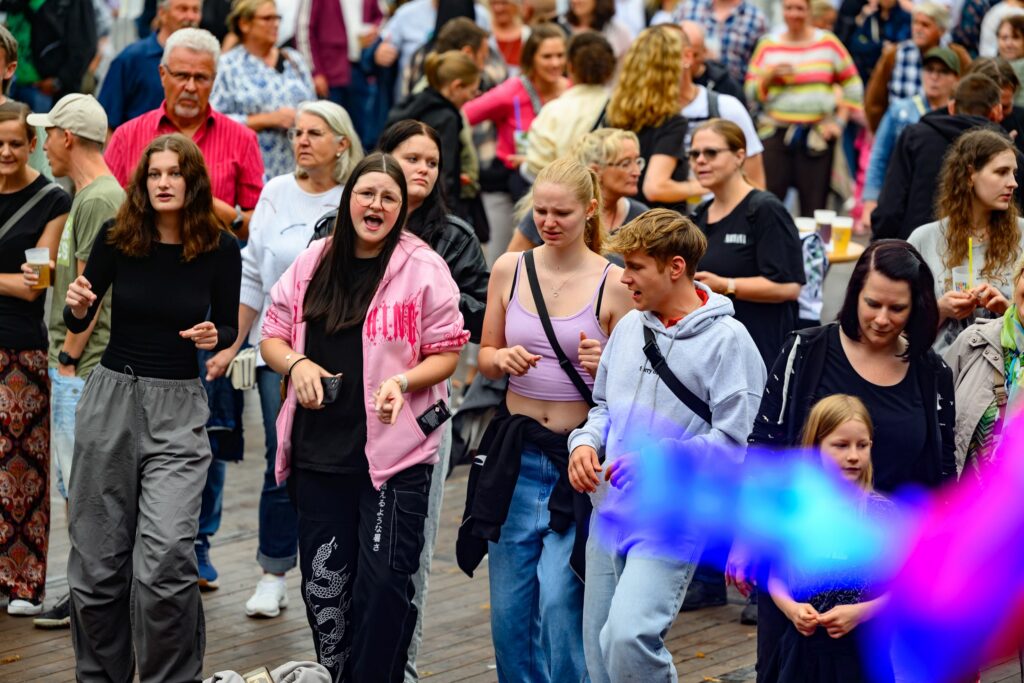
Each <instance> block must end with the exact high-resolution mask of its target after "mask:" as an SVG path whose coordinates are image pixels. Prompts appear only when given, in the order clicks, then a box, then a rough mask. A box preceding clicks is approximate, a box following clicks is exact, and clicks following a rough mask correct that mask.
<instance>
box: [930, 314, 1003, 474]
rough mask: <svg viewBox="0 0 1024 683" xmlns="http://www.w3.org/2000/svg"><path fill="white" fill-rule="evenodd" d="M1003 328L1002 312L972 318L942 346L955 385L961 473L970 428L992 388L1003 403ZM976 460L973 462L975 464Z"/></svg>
mask: <svg viewBox="0 0 1024 683" xmlns="http://www.w3.org/2000/svg"><path fill="white" fill-rule="evenodd" d="M1002 328H1003V318H1002V316H1000V317H998V318H995V319H994V320H984V321H980V322H976V323H974V324H973V325H971V326H970V327H968V328H967V329H966V330H964V331H963V332H962V333H961V334H960V336H958V337H957V338H956V341H955V342H953V345H952V346H950V347H949V348H948V349H946V353H945V356H944V357H945V360H946V363H947V364H948V365H949V367H950V368H952V370H953V386H955V387H956V428H955V443H956V471H957V474H958V475H959V476H963V471H964V465H965V460H966V459H967V447H968V446H969V445H970V443H971V437H972V436H973V435H974V430H975V428H977V426H978V422H979V421H980V420H981V416H982V415H983V414H984V413H985V411H986V410H987V409H988V407H989V406H990V405H992V401H993V399H995V398H996V392H997V391H998V392H1000V394H1001V396H1000V399H1001V401H1002V404H1005V403H1006V388H1005V383H1004V372H1005V371H1004V369H1003V347H1002V344H1001V343H1000V340H999V334H1000V332H1001V330H1002ZM978 464H979V463H974V466H975V467H977V465H978Z"/></svg>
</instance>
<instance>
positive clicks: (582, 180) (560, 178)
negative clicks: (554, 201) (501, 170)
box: [533, 158, 604, 254]
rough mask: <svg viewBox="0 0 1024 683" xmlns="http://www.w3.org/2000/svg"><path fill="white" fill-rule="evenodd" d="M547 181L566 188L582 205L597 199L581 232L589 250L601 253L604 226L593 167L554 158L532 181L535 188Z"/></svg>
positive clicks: (585, 205)
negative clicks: (592, 211) (595, 206)
mask: <svg viewBox="0 0 1024 683" xmlns="http://www.w3.org/2000/svg"><path fill="white" fill-rule="evenodd" d="M544 183H548V184H551V185H561V186H563V187H566V188H568V189H569V190H570V191H571V192H572V193H573V195H574V196H575V197H576V199H577V200H578V201H579V202H580V204H582V205H583V206H584V207H588V206H590V203H591V202H592V201H594V200H597V208H596V209H594V214H593V215H592V216H590V217H589V218H587V227H586V229H585V230H584V232H583V241H584V243H586V245H587V247H589V248H590V250H591V251H593V252H596V253H598V254H600V253H601V241H602V237H603V235H604V226H603V224H602V221H601V209H600V207H601V185H600V183H598V181H597V174H596V173H594V171H593V169H590V168H588V167H587V166H584V165H583V164H581V163H580V162H578V161H576V160H575V159H570V158H563V159H556V160H555V161H552V162H551V163H550V164H548V165H547V166H545V167H544V169H543V170H541V172H540V173H538V174H537V179H536V180H535V181H534V182H533V186H534V187H535V188H536V187H537V186H538V185H542V184H544Z"/></svg>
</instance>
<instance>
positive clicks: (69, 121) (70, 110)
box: [28, 93, 107, 145]
mask: <svg viewBox="0 0 1024 683" xmlns="http://www.w3.org/2000/svg"><path fill="white" fill-rule="evenodd" d="M28 125H30V126H40V127H42V128H63V129H64V130H67V131H71V132H72V133H74V134H75V135H77V136H78V137H80V138H85V139H86V140H92V141H93V142H98V143H100V144H101V145H102V144H103V143H105V142H106V141H107V112H105V111H103V106H102V105H101V104H100V103H99V102H97V101H96V98H95V97H93V96H92V95H82V94H80V93H75V94H72V95H65V96H64V97H62V98H60V99H59V100H58V101H57V104H55V105H53V109H51V110H50V113H49V114H29V115H28Z"/></svg>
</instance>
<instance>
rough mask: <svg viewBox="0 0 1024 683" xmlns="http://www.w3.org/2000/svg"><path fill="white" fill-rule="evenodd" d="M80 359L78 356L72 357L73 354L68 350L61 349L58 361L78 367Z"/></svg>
mask: <svg viewBox="0 0 1024 683" xmlns="http://www.w3.org/2000/svg"><path fill="white" fill-rule="evenodd" d="M78 361H79V359H78V358H72V357H71V354H69V353H68V352H67V351H61V352H60V353H58V354H57V362H58V363H60V364H61V365H70V366H71V367H73V368H77V367H78Z"/></svg>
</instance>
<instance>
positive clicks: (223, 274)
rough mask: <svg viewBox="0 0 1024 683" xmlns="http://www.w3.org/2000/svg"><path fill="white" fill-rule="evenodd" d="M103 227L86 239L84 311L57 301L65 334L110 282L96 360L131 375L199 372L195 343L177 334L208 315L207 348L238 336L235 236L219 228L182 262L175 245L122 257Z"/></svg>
mask: <svg viewBox="0 0 1024 683" xmlns="http://www.w3.org/2000/svg"><path fill="white" fill-rule="evenodd" d="M112 225H113V222H110V223H108V224H107V225H106V226H104V228H103V230H102V231H101V233H100V234H99V235H98V236H97V238H96V241H95V242H94V243H93V247H92V251H91V252H90V254H89V260H88V262H87V264H86V266H85V273H84V275H85V278H86V279H87V280H88V281H89V283H90V284H91V285H92V291H93V292H94V293H95V294H96V303H93V305H92V306H90V307H89V310H88V312H87V313H86V316H85V317H84V318H82V319H79V318H76V317H75V316H74V315H73V314H72V313H71V309H70V307H67V306H65V307H64V322H65V323H66V324H67V326H68V330H69V331H71V332H76V333H77V332H83V331H84V330H85V329H86V328H87V327H88V326H89V323H90V322H91V321H92V318H93V316H94V315H95V314H96V306H97V303H98V302H99V301H101V300H102V299H103V296H104V295H105V294H106V292H107V290H108V289H109V288H110V287H111V286H113V287H114V292H113V294H112V296H111V311H110V316H111V319H110V342H109V343H108V344H107V348H106V351H104V352H103V358H101V359H100V364H101V365H103V367H105V368H107V369H109V370H113V371H115V372H125V371H126V370H125V369H126V367H127V368H131V372H133V373H134V374H135V375H137V376H139V377H154V378H159V379H193V378H195V377H198V376H199V364H198V362H197V361H196V346H195V342H193V341H192V340H190V339H184V338H183V337H182V336H181V335H180V334H179V332H181V331H182V330H188V329H190V328H192V327H193V326H195V325H197V324H199V323H201V322H203V321H204V320H207V313H209V320H211V321H212V322H213V324H214V325H215V326H216V327H217V346H216V349H215V350H220V349H224V348H226V347H228V346H230V345H231V344H232V343H233V342H234V341H235V337H236V336H237V335H238V299H239V289H240V287H241V282H242V257H241V252H240V250H239V248H238V242H236V241H235V238H234V237H232V236H230V235H228V234H227V233H222V234H221V237H220V244H219V245H218V247H217V249H215V250H214V251H209V252H206V253H204V254H200V255H199V256H197V257H195V258H194V259H192V260H191V261H188V262H185V261H183V260H182V258H181V255H182V250H183V248H184V247H183V246H182V245H180V244H160V243H157V244H155V245H154V246H153V250H152V251H151V252H150V254H149V255H148V256H144V257H142V258H137V257H133V256H127V255H125V254H123V253H122V252H121V251H119V250H118V249H117V248H116V247H114V246H112V245H110V244H107V232H108V231H109V230H110V227H111V226H112Z"/></svg>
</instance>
